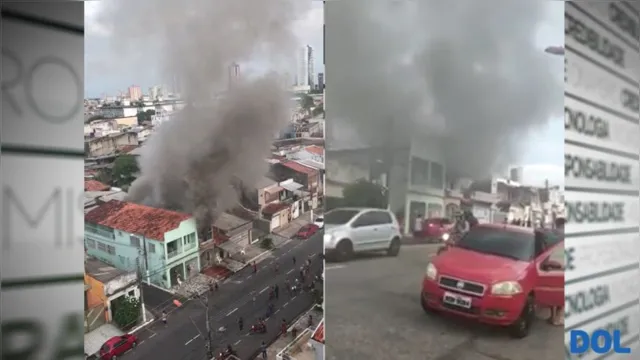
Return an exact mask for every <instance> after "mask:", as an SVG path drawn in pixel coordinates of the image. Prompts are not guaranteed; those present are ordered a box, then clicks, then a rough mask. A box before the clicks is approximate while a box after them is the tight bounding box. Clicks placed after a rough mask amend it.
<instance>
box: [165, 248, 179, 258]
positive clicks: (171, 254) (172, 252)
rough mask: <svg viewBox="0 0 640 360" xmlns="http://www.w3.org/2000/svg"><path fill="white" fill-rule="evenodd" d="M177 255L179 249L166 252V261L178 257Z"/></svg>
mask: <svg viewBox="0 0 640 360" xmlns="http://www.w3.org/2000/svg"><path fill="white" fill-rule="evenodd" d="M178 254H180V250H179V249H176V250H172V251H167V259H171V258H174V257H176V256H178Z"/></svg>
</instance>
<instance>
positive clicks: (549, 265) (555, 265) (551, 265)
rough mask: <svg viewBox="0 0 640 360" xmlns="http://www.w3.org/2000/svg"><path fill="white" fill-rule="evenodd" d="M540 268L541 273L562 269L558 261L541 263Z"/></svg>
mask: <svg viewBox="0 0 640 360" xmlns="http://www.w3.org/2000/svg"><path fill="white" fill-rule="evenodd" d="M540 268H541V269H542V271H554V270H562V269H564V266H562V264H561V263H559V262H558V261H555V260H547V261H545V262H543V263H542V266H541V267H540Z"/></svg>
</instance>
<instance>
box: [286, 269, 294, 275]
mask: <svg viewBox="0 0 640 360" xmlns="http://www.w3.org/2000/svg"><path fill="white" fill-rule="evenodd" d="M293 270H295V269H291V270H289V271H287V275H289V274H291V273H292V272H293Z"/></svg>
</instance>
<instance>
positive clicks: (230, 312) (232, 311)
mask: <svg viewBox="0 0 640 360" xmlns="http://www.w3.org/2000/svg"><path fill="white" fill-rule="evenodd" d="M236 311H238V308H235V309H233V310H231V311H229V313H228V314H227V316H231V314H233V313H234V312H236Z"/></svg>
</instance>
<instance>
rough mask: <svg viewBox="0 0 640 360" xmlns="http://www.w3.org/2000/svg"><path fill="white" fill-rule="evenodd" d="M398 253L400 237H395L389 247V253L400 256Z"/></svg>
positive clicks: (389, 254)
mask: <svg viewBox="0 0 640 360" xmlns="http://www.w3.org/2000/svg"><path fill="white" fill-rule="evenodd" d="M398 253H400V239H398V238H393V240H391V244H389V249H387V255H388V256H398Z"/></svg>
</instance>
